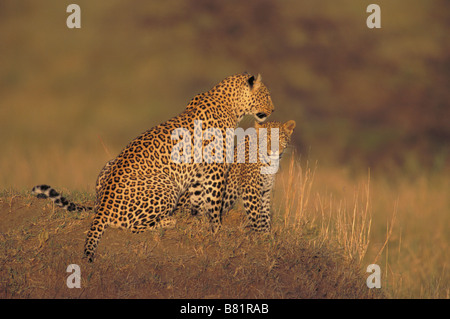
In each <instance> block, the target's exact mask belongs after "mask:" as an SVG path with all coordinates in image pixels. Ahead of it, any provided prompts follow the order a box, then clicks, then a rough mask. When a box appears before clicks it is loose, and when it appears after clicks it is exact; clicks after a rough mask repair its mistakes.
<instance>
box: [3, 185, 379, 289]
mask: <svg viewBox="0 0 450 319" xmlns="http://www.w3.org/2000/svg"><path fill="white" fill-rule="evenodd" d="M0 214H1V217H0V218H1V219H2V221H3V223H2V226H1V233H0V234H1V247H0V249H1V251H2V254H1V258H0V263H1V264H2V267H1V270H0V278H1V282H0V297H1V298H67V297H70V298H369V297H373V296H375V295H380V293H379V292H377V294H374V293H373V292H371V291H370V290H369V289H368V288H367V287H366V285H365V278H364V275H363V273H362V272H361V269H360V268H359V267H358V265H357V264H355V263H353V262H351V261H349V260H347V259H346V258H344V256H343V255H342V254H341V252H340V251H339V250H335V249H334V248H332V247H327V245H319V246H318V245H315V244H314V241H310V238H308V236H305V235H304V234H300V233H298V232H297V231H296V230H295V229H294V228H288V227H284V226H281V225H278V226H277V227H276V228H275V231H274V233H273V234H270V235H255V234H252V233H249V231H248V230H247V229H246V228H245V227H244V224H245V223H244V219H243V216H242V214H240V213H239V212H237V211H232V212H230V214H229V215H227V217H226V218H225V219H224V225H223V229H222V231H221V232H220V233H219V234H217V235H215V236H213V235H211V234H210V232H209V230H208V227H207V224H206V223H205V222H203V221H202V220H200V219H198V218H194V217H191V216H179V221H178V224H177V226H176V227H175V228H174V229H168V230H159V231H149V232H146V233H144V234H141V235H133V234H131V233H129V232H126V231H119V230H114V229H110V230H108V231H107V233H106V234H105V236H104V238H103V240H102V242H101V245H100V247H99V249H98V255H97V259H96V261H95V263H93V264H88V263H87V262H86V261H85V260H82V259H81V256H82V250H83V244H84V239H85V234H86V230H87V229H88V228H89V224H90V221H91V219H92V216H91V215H90V214H88V213H82V214H80V213H67V212H65V211H61V210H59V209H55V208H54V207H53V206H52V204H50V203H48V202H46V201H42V200H38V199H35V198H32V197H31V196H29V195H20V194H14V193H8V194H4V195H3V196H2V198H1V204H0ZM69 264H78V265H79V266H80V267H81V276H82V281H81V287H82V288H81V289H68V288H67V286H66V279H67V277H68V275H69V274H68V273H66V268H67V266H68V265H69Z"/></svg>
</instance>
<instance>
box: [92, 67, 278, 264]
mask: <svg viewBox="0 0 450 319" xmlns="http://www.w3.org/2000/svg"><path fill="white" fill-rule="evenodd" d="M273 109H274V107H273V103H272V100H271V97H270V94H269V91H268V89H267V88H266V86H265V85H264V84H263V83H262V81H261V77H260V76H259V75H258V76H257V77H254V76H252V75H249V74H246V73H245V74H237V75H233V76H230V77H227V78H225V79H224V80H223V81H221V82H220V83H219V84H217V85H216V86H214V87H213V88H212V89H211V90H209V91H207V92H204V93H201V94H199V95H197V96H195V97H194V98H193V99H192V100H191V101H190V103H189V104H188V106H187V107H186V109H185V111H184V112H183V113H181V114H180V115H178V116H175V117H174V118H172V119H170V120H168V121H166V122H164V123H162V124H160V125H157V126H155V127H153V128H151V129H149V130H147V131H145V132H144V133H142V134H141V135H139V136H138V137H136V138H135V139H134V140H132V141H131V142H130V143H129V144H128V145H127V146H126V147H125V148H124V149H123V150H122V152H121V153H120V154H119V155H118V156H117V157H116V158H115V159H113V160H111V161H109V162H108V163H107V164H106V165H105V167H104V168H103V169H102V172H101V173H100V175H99V177H98V179H97V186H96V195H97V198H96V203H95V205H94V212H95V217H94V220H93V222H92V224H91V227H90V229H89V231H88V234H87V238H86V243H85V248H84V254H85V257H87V258H88V260H89V261H93V258H94V254H95V251H96V248H97V246H98V243H99V241H100V238H101V237H102V235H103V233H104V231H105V229H106V228H107V227H108V226H111V227H117V228H122V229H130V230H131V231H132V232H134V233H140V232H143V231H145V230H147V229H154V228H158V227H170V226H173V225H174V223H175V221H174V219H173V217H172V215H173V212H174V210H175V208H176V205H177V203H178V200H179V198H180V196H181V195H182V194H183V193H185V192H186V191H187V190H188V189H189V188H190V187H191V185H193V184H196V185H200V186H201V188H202V195H203V196H204V204H203V208H204V211H205V214H206V216H208V218H209V221H210V224H211V229H212V231H213V232H216V231H217V230H218V229H219V228H220V225H221V207H222V200H223V194H224V191H225V178H226V175H227V173H228V169H229V164H226V163H213V164H206V163H204V162H203V163H193V162H191V163H175V162H173V161H172V160H171V151H172V148H173V147H174V145H175V144H176V143H181V142H179V141H175V140H172V139H171V134H172V132H173V130H174V129H176V128H186V129H187V130H189V132H190V134H191V135H192V136H193V135H194V121H195V120H201V121H202V124H203V126H202V132H204V130H205V129H207V128H219V129H220V131H221V133H222V135H223V137H224V138H225V136H226V128H235V127H236V126H237V124H238V122H239V121H240V120H241V119H242V117H243V116H244V115H245V114H252V115H254V116H255V119H256V120H257V121H263V120H265V119H266V118H267V117H268V116H269V115H270V114H271V113H272V112H273ZM227 142H229V141H227ZM206 145H207V142H204V144H203V148H204V147H205V146H206ZM192 155H194V154H192Z"/></svg>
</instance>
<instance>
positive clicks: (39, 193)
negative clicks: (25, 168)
mask: <svg viewBox="0 0 450 319" xmlns="http://www.w3.org/2000/svg"><path fill="white" fill-rule="evenodd" d="M31 193H32V194H33V195H36V197H37V198H50V199H51V200H52V201H53V203H55V205H56V206H59V207H61V208H63V209H65V210H67V211H69V212H72V211H75V210H77V211H87V210H92V207H89V206H84V205H80V204H75V203H72V202H70V201H68V200H67V199H66V198H65V197H62V196H61V194H60V193H58V192H57V191H56V190H55V189H54V188H52V187H50V186H48V185H37V186H34V187H33V189H32V191H31Z"/></svg>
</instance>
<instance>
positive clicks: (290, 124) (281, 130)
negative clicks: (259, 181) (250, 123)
mask: <svg viewBox="0 0 450 319" xmlns="http://www.w3.org/2000/svg"><path fill="white" fill-rule="evenodd" d="M295 125H296V123H295V121H294V120H289V121H287V122H285V123H281V122H276V121H270V122H266V123H261V124H260V123H257V122H256V123H255V129H256V131H257V133H258V136H259V135H260V134H261V133H262V132H261V128H265V129H266V132H267V133H266V134H267V154H268V155H269V156H279V158H281V156H282V155H283V152H284V150H285V149H286V147H287V146H288V145H289V142H290V140H291V136H292V133H293V132H294V128H295ZM272 129H278V141H276V140H275V136H276V135H275V134H274V133H275V131H274V130H272ZM277 142H278V149H277V151H275V154H274V153H273V152H272V150H274V149H276V146H275V147H273V146H272V144H273V143H277ZM276 152H278V154H277V153H276Z"/></svg>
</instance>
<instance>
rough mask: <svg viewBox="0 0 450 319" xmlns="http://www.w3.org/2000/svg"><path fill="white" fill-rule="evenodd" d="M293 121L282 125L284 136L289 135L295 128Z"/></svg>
mask: <svg viewBox="0 0 450 319" xmlns="http://www.w3.org/2000/svg"><path fill="white" fill-rule="evenodd" d="M295 125H296V124H295V121H294V120H290V121H287V122H286V123H284V124H283V129H284V131H285V132H286V134H288V135H291V134H292V132H293V131H294V128H295Z"/></svg>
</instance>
